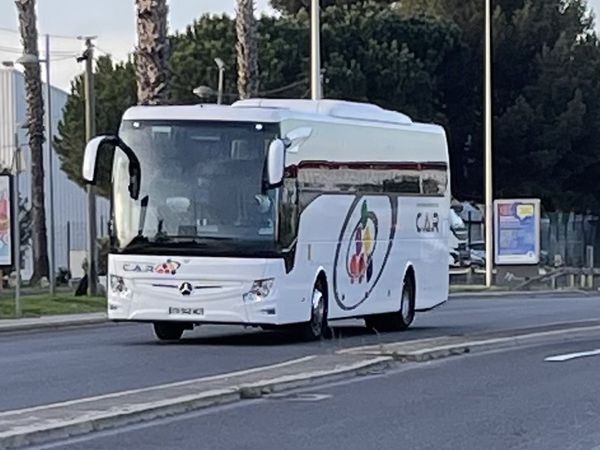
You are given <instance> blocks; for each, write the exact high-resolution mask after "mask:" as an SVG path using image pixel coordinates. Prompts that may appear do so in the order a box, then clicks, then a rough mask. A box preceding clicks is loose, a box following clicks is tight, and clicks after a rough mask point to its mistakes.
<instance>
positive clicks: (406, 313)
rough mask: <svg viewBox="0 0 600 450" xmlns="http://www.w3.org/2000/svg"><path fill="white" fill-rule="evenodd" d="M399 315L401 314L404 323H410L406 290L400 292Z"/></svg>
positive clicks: (408, 296)
mask: <svg viewBox="0 0 600 450" xmlns="http://www.w3.org/2000/svg"><path fill="white" fill-rule="evenodd" d="M400 313H401V314H402V319H403V320H404V323H408V322H410V319H411V317H410V294H409V292H408V291H407V290H406V289H404V290H403V291H402V306H401V307H400Z"/></svg>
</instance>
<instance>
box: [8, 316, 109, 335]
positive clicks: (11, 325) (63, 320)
mask: <svg viewBox="0 0 600 450" xmlns="http://www.w3.org/2000/svg"><path fill="white" fill-rule="evenodd" d="M106 321H107V319H106V313H104V312H100V313H88V314H68V315H61V316H42V317H33V318H29V317H28V318H24V319H2V320H0V333H9V332H15V331H29V330H43V329H58V328H68V327H77V326H82V325H95V324H101V323H104V322H106Z"/></svg>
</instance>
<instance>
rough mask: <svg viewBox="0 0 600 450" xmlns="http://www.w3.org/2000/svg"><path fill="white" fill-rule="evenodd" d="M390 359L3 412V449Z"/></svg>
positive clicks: (294, 364) (334, 359)
mask: <svg viewBox="0 0 600 450" xmlns="http://www.w3.org/2000/svg"><path fill="white" fill-rule="evenodd" d="M392 361H393V360H392V358H389V357H381V356H358V355H336V354H332V355H319V356H314V357H305V358H301V359H299V360H294V361H289V362H286V363H282V364H276V365H274V366H268V367H262V368H257V369H251V370H246V371H241V372H236V373H232V374H224V375H218V376H213V377H206V378H199V379H196V380H189V381H185V382H180V383H171V384H168V385H163V386H154V387H150V388H145V389H136V390H132V391H127V392H120V393H114V394H108V395H103V396H97V397H92V398H85V399H80V400H73V401H68V402H61V403H57V404H51V405H45V406H39V407H33V408H27V409H22V410H16V411H7V412H3V413H0V449H12V448H17V447H21V446H25V445H35V444H41V443H45V442H49V441H54V440H59V439H65V438H68V437H72V436H78V435H82V434H86V433H90V432H92V431H98V430H103V429H107V428H112V427H117V426H124V425H129V424H133V423H138V422H143V421H149V420H154V419H158V418H161V417H166V416H171V415H174V414H181V413H185V412H188V411H192V410H196V409H200V408H206V407H209V406H216V405H221V404H225V403H231V402H234V401H238V400H241V399H246V398H257V397H261V396H262V395H266V394H271V393H275V392H279V391H282V390H287V389H294V388H298V387H303V386H309V385H312V384H316V383H319V382H324V381H329V380H335V379H337V378H339V377H344V376H348V375H350V374H355V373H360V372H361V371H364V370H366V369H369V368H376V367H387V366H389V364H390V363H391V362H392Z"/></svg>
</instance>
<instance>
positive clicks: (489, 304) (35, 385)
mask: <svg viewBox="0 0 600 450" xmlns="http://www.w3.org/2000/svg"><path fill="white" fill-rule="evenodd" d="M599 306H600V298H592V297H581V298H565V297H561V298H547V299H539V298H538V299H531V298H522V299H468V300H454V301H451V302H450V303H448V304H447V305H445V306H444V307H442V308H440V309H438V310H435V311H431V312H428V313H424V314H422V315H419V316H417V320H416V322H415V324H414V328H412V329H411V330H409V331H408V332H405V333H391V334H384V335H373V334H370V333H368V332H367V331H366V329H365V328H364V327H363V326H362V322H360V321H352V322H346V323H345V324H344V325H343V326H341V327H338V328H337V334H338V336H339V337H337V338H336V339H333V340H331V341H325V342H316V343H309V344H306V343H298V342H295V341H294V340H292V339H291V338H290V337H288V336H285V335H280V334H274V333H266V332H261V331H258V332H257V331H243V329H242V328H238V327H208V326H207V327H200V328H198V329H197V330H195V331H194V332H191V333H189V334H188V335H186V336H185V338H184V340H183V341H182V342H181V343H180V344H175V345H171V344H167V345H165V344H161V343H158V342H156V340H155V339H154V337H153V335H152V330H151V327H150V325H132V324H119V325H106V326H99V327H92V328H80V329H71V330H64V331H51V332H38V333H21V334H12V335H0V392H1V393H2V394H1V395H0V411H6V410H12V409H16V408H23V407H28V406H34V405H41V404H48V403H54V402H59V401H64V400H70V399H76V398H81V397H88V396H93V395H99V394H104V393H110V392H115V391H121V390H126V389H134V388H139V387H146V386H152V385H157V384H162V383H168V382H173V381H181V380H187V379H191V378H196V377H201V376H206V375H213V374H219V373H226V372H230V371H234V370H239V369H246V368H250V367H258V366H263V365H267V364H272V363H276V362H281V361H284V360H289V359H293V358H297V357H301V356H304V355H307V354H312V353H317V352H333V351H335V350H337V349H339V348H340V347H351V346H359V345H364V344H374V343H378V342H389V341H397V340H405V339H420V338H423V337H430V336H442V335H448V334H474V333H479V332H485V331H490V330H503V329H512V328H522V327H529V326H536V325H544V324H549V323H555V322H564V321H579V320H586V319H594V318H599V317H600V312H599V311H600V308H599Z"/></svg>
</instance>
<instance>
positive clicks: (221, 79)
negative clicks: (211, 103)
mask: <svg viewBox="0 0 600 450" xmlns="http://www.w3.org/2000/svg"><path fill="white" fill-rule="evenodd" d="M215 64H216V65H217V67H218V68H219V86H218V88H217V104H218V105H220V104H221V103H223V84H224V82H225V80H224V78H225V63H224V62H223V60H222V59H221V58H215Z"/></svg>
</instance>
